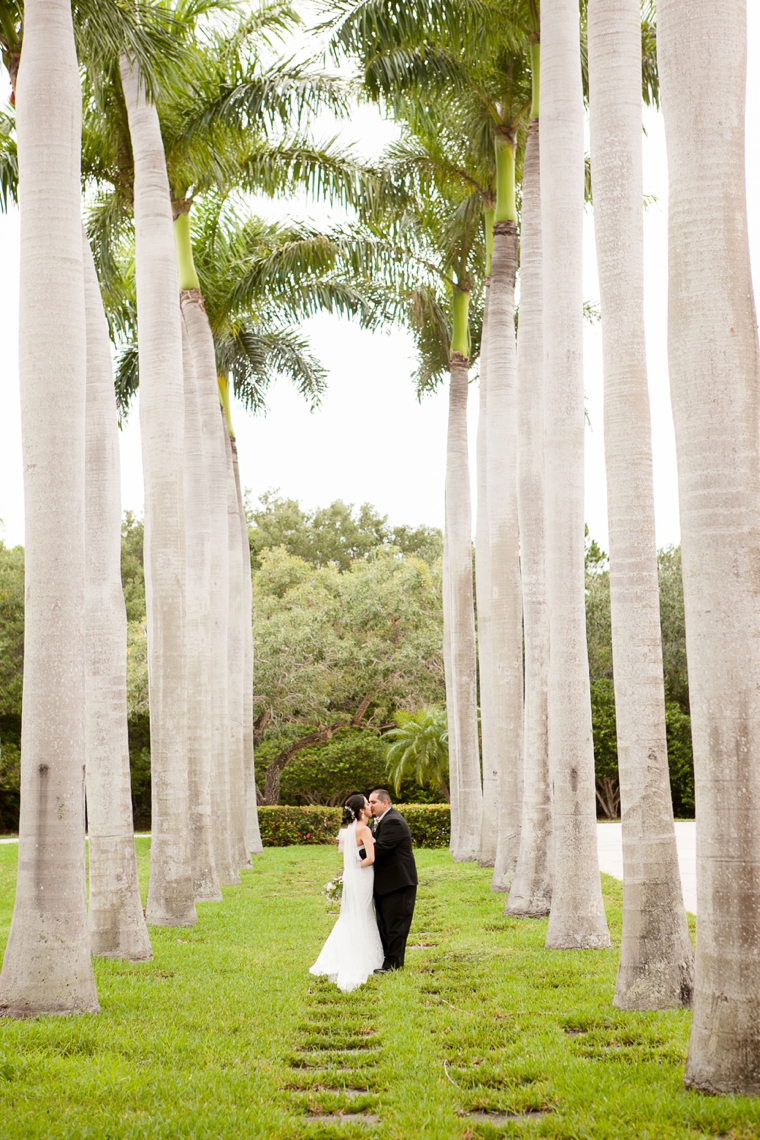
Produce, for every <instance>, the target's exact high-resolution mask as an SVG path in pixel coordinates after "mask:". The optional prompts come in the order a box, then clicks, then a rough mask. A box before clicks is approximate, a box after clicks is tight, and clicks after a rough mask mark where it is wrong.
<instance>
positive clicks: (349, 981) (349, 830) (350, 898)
mask: <svg viewBox="0 0 760 1140" xmlns="http://www.w3.org/2000/svg"><path fill="white" fill-rule="evenodd" d="M371 815H372V811H371V809H370V806H369V804H368V803H367V800H366V799H365V798H364V796H358V795H357V796H349V798H348V799H347V800H346V803H345V806H344V808H343V824H344V827H343V829H342V830H341V832H340V834H339V836H338V848H339V850H341V851H342V852H343V895H342V898H341V900H340V916H339V918H338V921H337V922H336V923H335V926H334V927H333V929H332V932H331V934H330V937H329V938H328V939H327V942H325V944H324V946H323V947H322V952H321V953H320V955H319V957H318V958H317V960H316V962H315V963H314V965H313V966H312V967H311V969H310V971H309V972H310V973H311V974H316V975H317V976H324V975H327V977H328V978H329V979H330V981H331V982H334V983H335V985H336V986H337V987H338V989H341V990H343V991H344V993H350V992H351V990H355V989H357V988H358V987H359V986H362V985H364V983H365V982H366V980H367V978H368V977H369V975H370V974H371V973H373V971H374V970H377V969H379V968H380V966H382V964H383V947H382V943H381V941H380V934H379V932H378V929H377V921H376V919H375V911H374V908H373V905H372V888H373V885H374V875H375V873H374V870H373V869H372V864H373V863H374V861H375V841H374V839H373V836H372V832H371V831H370V829H369V827H368V826H367V820H368V819H369V818H370V816H371Z"/></svg>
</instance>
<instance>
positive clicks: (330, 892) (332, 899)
mask: <svg viewBox="0 0 760 1140" xmlns="http://www.w3.org/2000/svg"><path fill="white" fill-rule="evenodd" d="M322 893H323V894H324V896H325V898H326V899H327V905H328V906H330V905H332V904H334V903H339V902H340V900H341V898H342V897H343V876H342V875H337V876H336V877H335V878H334V879H330V882H329V883H325V885H324V887H323V888H322Z"/></svg>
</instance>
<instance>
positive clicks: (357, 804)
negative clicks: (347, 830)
mask: <svg viewBox="0 0 760 1140" xmlns="http://www.w3.org/2000/svg"><path fill="white" fill-rule="evenodd" d="M366 802H367V801H366V798H365V797H364V796H363V795H361V794H360V793H358V792H357V794H356V795H354V796H349V797H348V799H347V800H346V802H345V803H344V805H343V826H344V827H348V825H349V823H353V822H354V820H355V819H358V818H359V812H360V811H363V810H364V805H365V804H366Z"/></svg>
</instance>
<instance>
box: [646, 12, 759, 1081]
mask: <svg viewBox="0 0 760 1140" xmlns="http://www.w3.org/2000/svg"><path fill="white" fill-rule="evenodd" d="M746 19H747V12H746V3H745V0H725V2H724V3H722V4H717V5H716V4H714V3H708V0H689V2H688V3H684V2H683V0H661V3H660V5H659V13H658V24H659V28H658V56H659V64H660V77H661V82H662V96H663V106H664V109H665V131H666V139H667V147H668V172H669V180H670V186H669V240H668V247H669V257H670V266H669V269H670V275H669V297H668V322H669V324H668V334H669V335H668V358H669V364H670V383H671V391H672V399H673V418H674V423H675V430H676V446H677V449H678V486H679V503H680V512H681V550H682V558H683V586H684V605H685V611H686V650H687V654H688V660H689V697H690V704H691V718H692V720H691V723H692V734H693V739H694V767H695V786H696V800H697V905H698V909H699V938H698V940H697V955H696V983H695V990H694V1013H693V1018H692V1027H691V1041H690V1044H689V1057H688V1060H687V1063H686V1084H687V1085H689V1086H691V1087H692V1088H697V1089H703V1090H705V1091H707V1092H711V1093H741V1094H744V1095H748V1094H753V1095H756V1094H758V1093H760V1037H758V1032H757V1003H758V994H760V957H758V953H757V947H758V944H760V911H759V910H758V906H757V878H758V867H759V866H760V828H758V815H759V814H760V768H758V763H757V757H758V753H759V752H760V689H758V684H757V678H758V675H760V610H758V604H757V594H758V547H759V546H760V454H759V451H760V441H759V440H758V420H759V418H760V363H759V361H758V343H757V318H756V313H755V304H754V297H753V289H752V275H751V271H750V260H749V243H748V236H747V207H746V191H745V174H744V149H745V133H744V132H745V110H744V106H745V91H746V64H747V25H746ZM716 98H717V100H718V101H717V103H716ZM716 108H719V113H718V117H717V121H716ZM706 140H709V145H706Z"/></svg>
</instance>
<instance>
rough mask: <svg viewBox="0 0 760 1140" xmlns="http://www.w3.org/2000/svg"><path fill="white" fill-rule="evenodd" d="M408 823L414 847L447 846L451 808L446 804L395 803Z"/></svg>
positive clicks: (449, 836)
mask: <svg viewBox="0 0 760 1140" xmlns="http://www.w3.org/2000/svg"><path fill="white" fill-rule="evenodd" d="M395 806H397V807H398V810H399V811H400V812H401V814H402V815H403V817H404V819H405V820H406V822H407V823H408V824H409V830H410V831H411V833H412V843H413V844H414V846H415V847H448V845H449V839H450V838H451V808H450V807H449V805H448V804H397V805H395Z"/></svg>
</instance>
